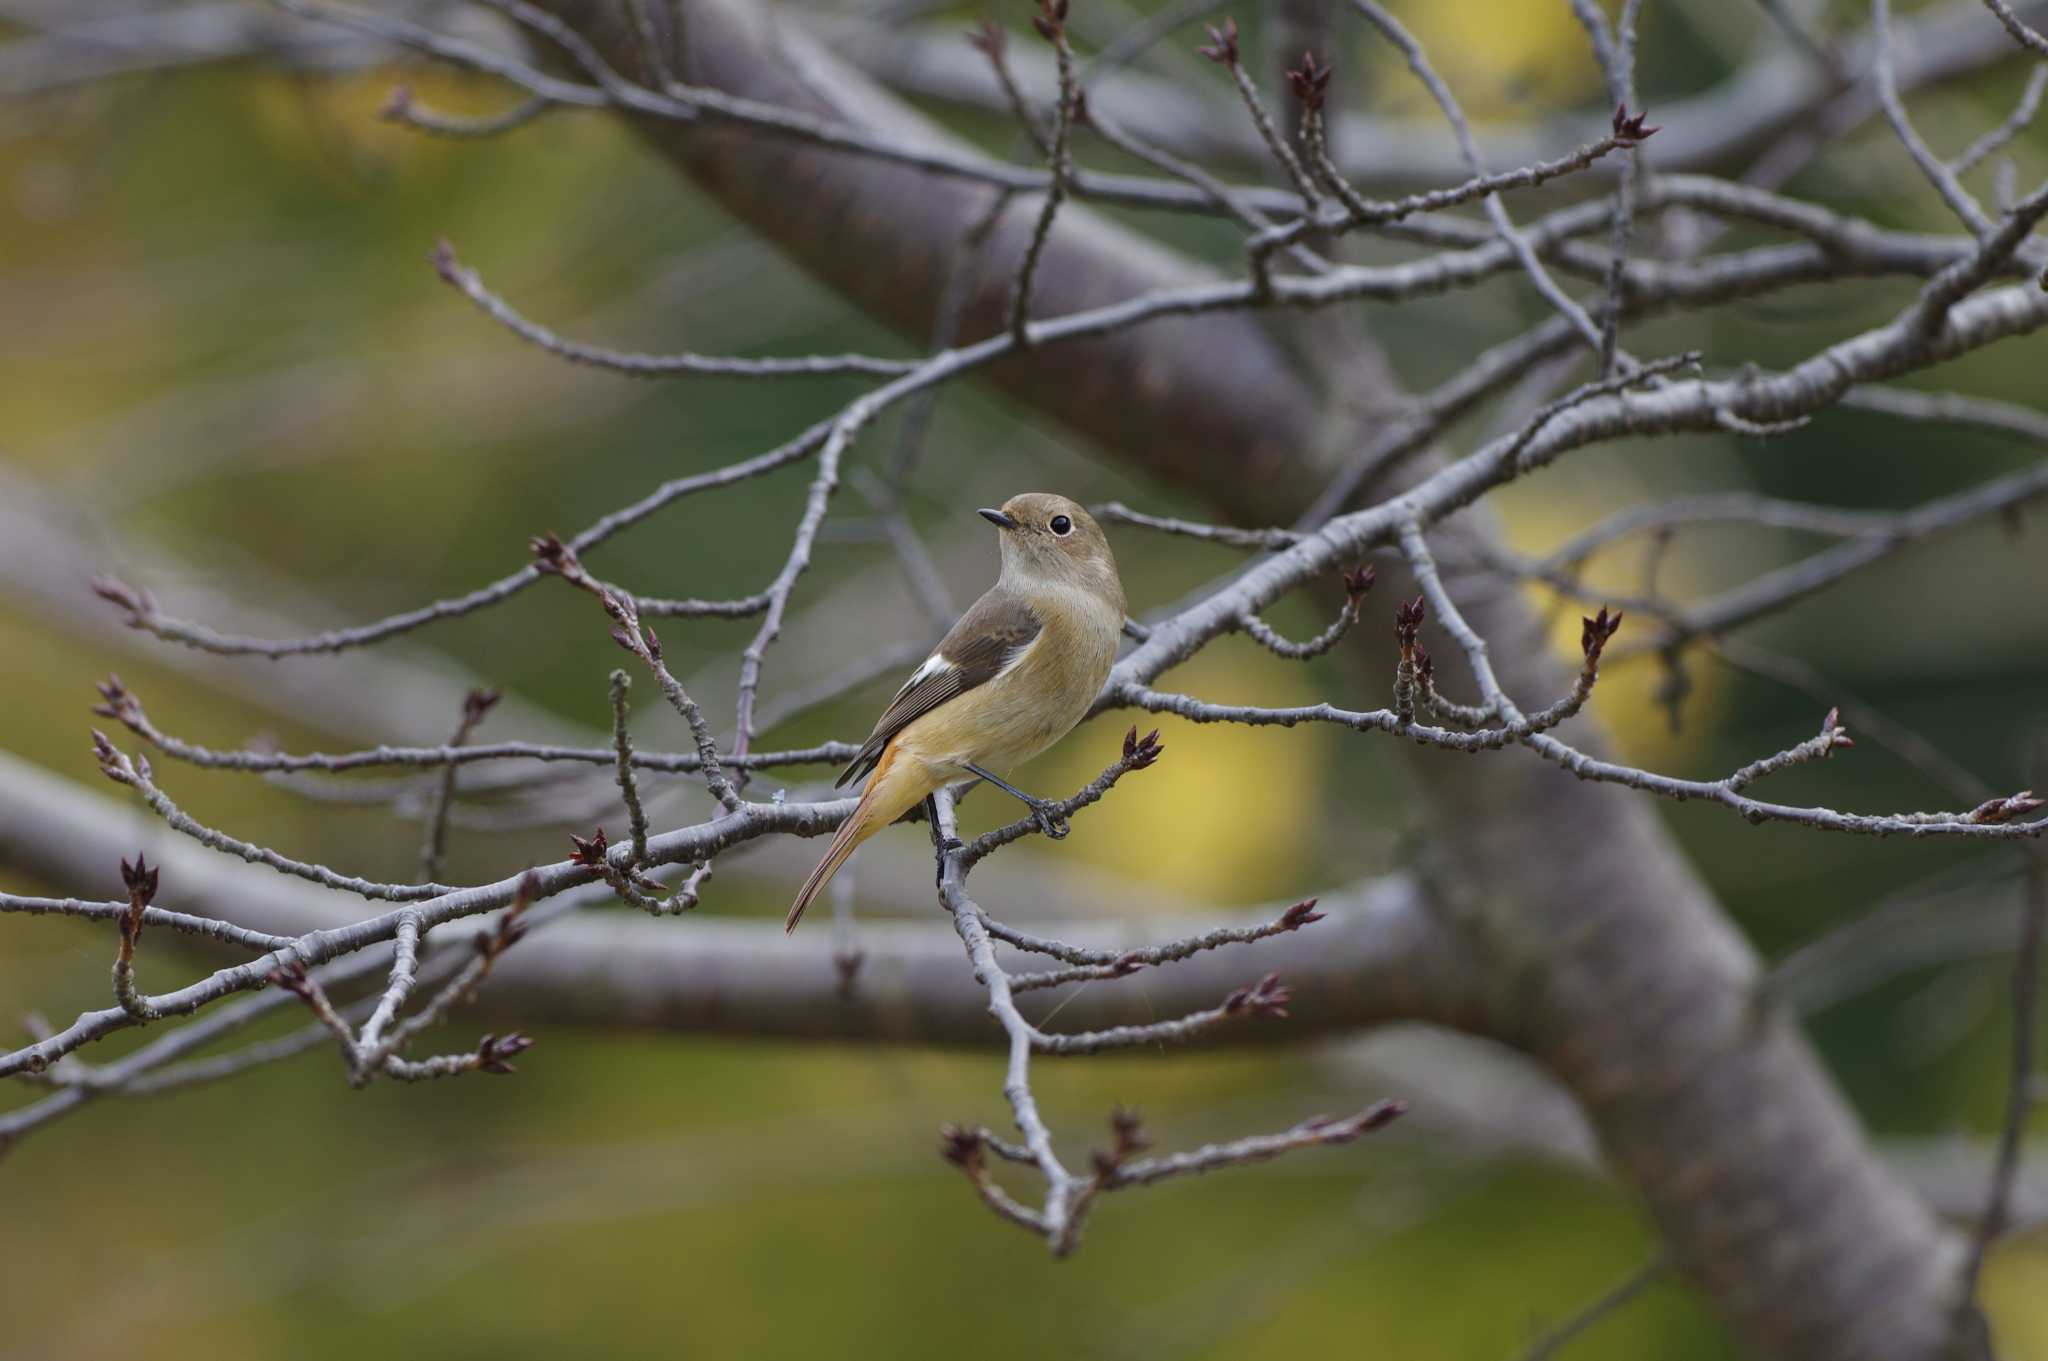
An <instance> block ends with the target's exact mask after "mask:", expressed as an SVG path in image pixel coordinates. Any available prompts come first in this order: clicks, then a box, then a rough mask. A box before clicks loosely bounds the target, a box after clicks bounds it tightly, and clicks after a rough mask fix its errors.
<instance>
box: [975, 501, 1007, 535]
mask: <svg viewBox="0 0 2048 1361" xmlns="http://www.w3.org/2000/svg"><path fill="white" fill-rule="evenodd" d="M974 513H975V514H976V515H979V516H980V517H981V518H982V519H984V520H986V521H988V522H989V523H990V524H992V525H994V526H995V527H996V528H997V529H1015V528H1016V527H1017V520H1016V517H1015V516H1011V515H1005V514H1004V513H1003V512H1002V511H999V510H990V509H988V508H987V507H986V506H984V507H983V508H982V509H980V510H977V511H976V512H974Z"/></svg>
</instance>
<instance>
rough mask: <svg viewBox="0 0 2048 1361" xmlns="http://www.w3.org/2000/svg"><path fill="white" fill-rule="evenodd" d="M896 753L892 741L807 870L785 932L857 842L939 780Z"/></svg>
mask: <svg viewBox="0 0 2048 1361" xmlns="http://www.w3.org/2000/svg"><path fill="white" fill-rule="evenodd" d="M898 754H899V753H898V751H897V747H896V744H895V743H893V742H892V743H890V744H889V748H888V750H886V751H884V752H883V753H882V759H881V760H880V761H879V762H877V763H876V765H875V771H874V774H872V775H870V776H868V783H867V788H865V789H864V790H862V791H861V796H860V803H859V804H858V805H857V806H856V807H855V808H854V810H853V813H852V815H851V816H850V817H848V818H847V819H846V821H844V822H842V823H840V824H839V830H838V831H837V832H835V833H834V834H833V836H832V844H831V845H830V846H829V847H827V848H826V851H825V858H824V859H823V860H820V861H819V862H818V867H817V868H816V869H814V870H812V871H811V877H810V878H808V879H806V880H804V886H803V888H801V889H799V890H798V891H797V895H796V901H795V902H794V903H792V904H790V908H789V916H788V917H787V918H785V919H784V920H783V923H782V929H783V932H784V933H785V934H787V933H788V932H791V931H794V930H796V924H797V922H799V921H800V920H802V919H803V915H804V909H805V908H807V907H809V906H810V905H811V899H813V898H815V897H817V896H818V894H819V893H820V892H821V891H822V890H823V889H824V887H825V885H826V884H827V883H829V882H830V881H831V878H832V876H833V875H834V874H836V873H838V872H839V867H840V866H841V865H843V864H845V863H846V858H847V857H848V856H850V855H852V854H853V852H854V850H855V848H857V847H858V846H859V845H860V843H861V842H863V841H866V840H867V839H868V838H869V837H871V836H873V835H874V834H875V833H876V832H879V831H881V830H882V829H883V828H884V827H887V826H888V825H889V824H890V823H892V822H894V821H895V820H896V819H897V818H900V817H902V816H903V815H904V814H905V813H907V812H909V811H910V810H911V809H913V808H915V807H917V805H918V804H920V803H922V802H924V800H925V797H926V796H927V795H928V794H930V793H931V792H932V791H933V790H935V789H937V788H938V787H939V785H940V784H941V783H942V782H941V781H938V780H934V779H933V778H931V775H930V774H929V772H928V771H927V770H926V768H925V764H924V762H922V761H916V760H911V761H899V760H898V759H897V756H898Z"/></svg>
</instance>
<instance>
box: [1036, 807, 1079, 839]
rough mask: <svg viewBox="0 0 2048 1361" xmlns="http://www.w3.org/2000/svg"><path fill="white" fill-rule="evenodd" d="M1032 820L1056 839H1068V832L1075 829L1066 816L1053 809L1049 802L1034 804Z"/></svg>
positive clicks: (1040, 829) (1047, 834)
mask: <svg viewBox="0 0 2048 1361" xmlns="http://www.w3.org/2000/svg"><path fill="white" fill-rule="evenodd" d="M1031 820H1032V821H1033V822H1035V823H1037V824H1038V830H1039V831H1041V832H1043V833H1045V835H1046V836H1047V837H1049V838H1051V839H1052V840H1054V841H1064V840H1066V838H1067V833H1068V832H1071V831H1073V830H1074V829H1073V828H1072V827H1071V826H1069V825H1068V823H1067V820H1066V819H1065V818H1063V817H1061V816H1060V815H1059V814H1058V813H1056V812H1054V811H1053V806H1052V805H1051V804H1049V803H1034V804H1032V805H1031Z"/></svg>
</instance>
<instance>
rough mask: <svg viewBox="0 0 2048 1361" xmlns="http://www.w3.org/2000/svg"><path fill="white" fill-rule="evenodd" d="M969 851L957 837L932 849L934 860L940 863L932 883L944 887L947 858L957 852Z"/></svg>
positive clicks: (949, 838) (952, 837) (946, 840)
mask: <svg viewBox="0 0 2048 1361" xmlns="http://www.w3.org/2000/svg"><path fill="white" fill-rule="evenodd" d="M966 849H967V843H966V842H964V841H962V840H961V839H960V838H959V837H957V836H949V837H946V838H944V839H943V840H941V841H940V842H939V843H938V844H937V845H936V846H934V847H933V848H932V859H933V860H935V861H937V862H938V870H937V872H936V873H934V874H933V875H932V882H933V883H934V884H936V885H938V886H940V887H944V885H945V882H946V857H947V856H949V855H952V854H953V853H954V852H956V851H964V850H966Z"/></svg>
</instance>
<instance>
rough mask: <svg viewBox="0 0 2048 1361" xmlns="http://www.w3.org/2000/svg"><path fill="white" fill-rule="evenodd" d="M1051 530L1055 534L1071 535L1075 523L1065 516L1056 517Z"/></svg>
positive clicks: (1053, 519) (1053, 518)
mask: <svg viewBox="0 0 2048 1361" xmlns="http://www.w3.org/2000/svg"><path fill="white" fill-rule="evenodd" d="M1049 528H1050V529H1051V530H1052V532H1053V533H1055V534H1062V535H1064V534H1071V533H1073V532H1074V522H1073V521H1072V520H1069V519H1068V518H1067V517H1066V516H1064V515H1055V516H1053V517H1052V524H1051V525H1050V526H1049Z"/></svg>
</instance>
